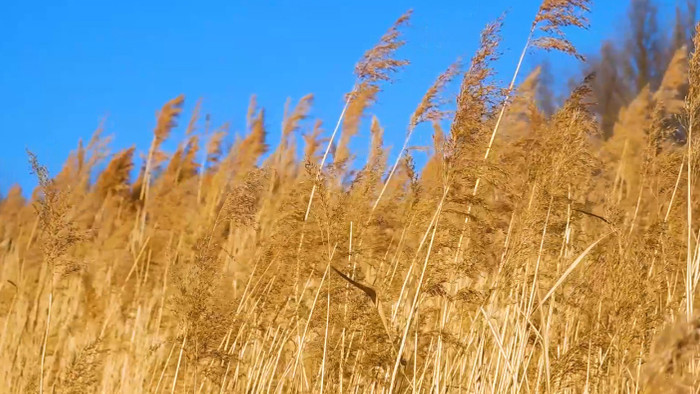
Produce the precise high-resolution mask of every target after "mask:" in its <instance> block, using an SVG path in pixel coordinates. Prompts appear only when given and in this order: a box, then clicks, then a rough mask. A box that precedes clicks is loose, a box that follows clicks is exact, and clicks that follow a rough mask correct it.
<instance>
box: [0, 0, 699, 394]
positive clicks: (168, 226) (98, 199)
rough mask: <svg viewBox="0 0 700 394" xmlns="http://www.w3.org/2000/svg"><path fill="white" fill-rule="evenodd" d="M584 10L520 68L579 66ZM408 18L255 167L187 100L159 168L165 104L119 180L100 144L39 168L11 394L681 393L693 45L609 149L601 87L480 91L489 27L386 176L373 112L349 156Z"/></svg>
mask: <svg viewBox="0 0 700 394" xmlns="http://www.w3.org/2000/svg"><path fill="white" fill-rule="evenodd" d="M588 4H589V2H588V1H585V0H556V1H555V0H552V1H549V0H547V1H544V2H543V4H542V6H541V8H540V9H539V12H538V14H537V16H536V18H535V20H534V22H533V24H532V26H531V27H532V30H531V35H530V37H529V38H528V39H527V40H526V45H525V50H524V51H523V57H524V56H525V53H526V52H527V50H528V48H530V47H531V46H536V47H542V48H544V49H554V50H562V51H564V52H567V53H569V54H572V55H574V56H576V57H579V56H580V54H579V53H578V52H577V51H576V48H575V47H574V46H573V43H571V42H569V41H568V40H567V39H566V37H565V36H564V35H563V32H564V30H562V29H564V28H572V27H573V28H582V27H585V26H586V21H585V19H584V18H583V17H582V16H583V13H585V12H586V11H587V10H588ZM409 15H410V14H406V15H404V16H402V17H401V18H400V19H399V20H398V21H397V22H396V23H395V24H394V26H393V27H391V28H390V29H389V31H388V32H387V33H386V34H385V35H384V36H383V37H382V38H381V39H380V41H379V43H378V44H377V45H376V46H375V47H374V48H373V49H371V50H370V51H368V52H367V53H366V54H365V55H364V56H363V57H362V58H361V60H360V61H359V62H358V64H357V66H356V68H355V74H356V77H357V80H356V83H355V85H354V87H353V88H352V90H351V92H350V93H349V94H348V95H347V97H345V99H346V107H345V109H344V110H343V111H342V114H341V116H340V118H339V119H338V122H337V127H336V128H335V130H334V131H333V132H332V133H329V134H330V137H329V138H328V139H324V137H323V135H324V134H325V133H324V131H323V129H322V123H321V121H320V120H311V119H309V114H310V113H311V106H312V104H313V96H311V95H307V96H304V97H302V98H301V99H299V101H298V103H297V104H296V105H295V106H293V107H292V104H291V101H289V102H288V104H287V107H285V115H284V119H283V123H282V127H281V130H280V131H279V133H280V135H281V138H280V143H279V145H277V146H276V147H270V146H268V144H267V141H266V138H267V134H268V132H270V131H269V130H268V125H267V124H266V118H265V112H264V110H263V109H261V108H260V107H259V106H258V103H257V102H256V100H255V97H253V98H252V99H251V104H250V107H249V109H248V113H247V125H246V130H245V133H244V134H243V135H242V136H241V137H239V138H237V139H235V140H234V141H229V136H228V126H227V125H226V124H224V125H221V126H220V127H218V128H217V127H212V125H211V124H210V118H209V116H208V115H205V116H200V114H201V111H202V108H201V104H199V103H198V104H197V106H196V109H195V110H194V114H193V115H192V116H191V117H190V120H189V122H188V124H187V126H186V132H185V139H184V140H183V141H182V142H181V143H180V144H179V145H178V146H177V148H176V150H175V151H174V152H165V151H164V150H163V149H162V146H163V142H164V140H166V139H167V138H169V137H170V135H171V132H172V130H173V128H174V127H176V120H177V118H178V117H179V116H180V115H181V112H182V109H181V108H182V104H183V102H184V97H182V96H180V97H177V98H175V99H173V100H171V101H169V102H168V103H166V104H165V106H164V107H163V108H162V110H161V111H160V113H159V115H158V117H157V122H156V127H155V130H154V135H153V139H152V143H151V146H150V147H149V150H148V151H147V152H144V154H143V156H144V159H145V162H144V167H143V168H142V169H141V171H140V174H139V175H138V177H137V179H136V180H135V181H133V182H132V181H131V179H130V172H131V169H132V168H133V166H134V154H135V153H136V150H135V148H129V149H126V150H124V151H121V152H117V153H116V154H114V155H113V156H111V157H110V156H109V155H108V152H107V146H108V140H107V139H105V138H103V137H102V136H101V134H100V133H99V131H100V130H98V132H97V133H96V134H95V137H93V138H92V140H91V141H90V142H89V143H87V144H86V145H85V146H83V144H82V143H80V144H79V146H78V149H77V150H76V151H75V152H73V153H71V155H70V156H69V158H68V160H67V162H66V165H65V166H64V167H63V169H62V171H61V172H60V173H59V174H58V175H57V176H56V177H55V178H51V177H50V176H49V172H48V170H47V169H46V168H44V167H42V166H41V164H40V163H39V160H38V159H37V158H36V157H35V156H34V155H32V154H30V162H31V164H32V168H33V169H34V172H35V173H36V175H37V177H38V181H39V182H38V183H39V187H38V188H37V190H36V191H35V192H34V193H33V195H32V196H31V197H30V198H28V199H25V198H24V197H23V193H22V191H21V190H20V189H19V188H17V187H15V188H12V189H11V190H10V191H9V192H8V194H7V195H6V196H5V197H4V198H3V199H2V200H0V262H2V264H1V265H0V381H1V382H2V387H3V388H5V390H6V391H7V392H16V393H24V392H57V393H89V392H155V393H158V392H170V393H175V392H182V393H184V392H197V393H227V392H246V393H253V392H255V393H286V392H295V393H307V392H318V393H322V392H343V393H346V392H352V393H365V392H366V393H369V392H372V393H380V392H381V393H409V392H440V393H442V392H450V393H452V392H465V393H518V392H541V393H545V392H546V393H578V392H585V393H592V392H596V393H631V392H635V393H637V392H648V393H655V392H679V393H685V392H693V391H692V390H694V389H695V390H696V388H697V387H698V385H699V384H700V348H699V346H700V323H699V321H698V316H699V314H698V313H699V312H698V308H697V305H698V299H697V287H698V282H699V281H700V243H699V242H698V233H699V231H700V228H699V227H698V224H697V223H698V220H697V218H698V217H700V206H699V205H698V198H697V196H698V192H699V190H698V187H699V186H698V184H697V182H695V178H696V177H697V171H698V163H699V162H700V161H699V160H698V152H700V149H698V146H697V143H698V135H699V134H698V132H697V125H698V113H699V111H700V57H698V52H697V50H698V49H700V35H696V36H695V50H694V51H693V52H692V54H690V55H689V56H688V54H687V53H686V52H685V51H684V50H681V49H678V50H676V51H675V52H674V55H673V56H672V59H671V61H670V63H669V65H668V69H667V70H666V71H665V72H664V76H663V78H662V79H661V80H660V81H659V83H658V84H652V83H649V84H647V85H645V86H646V87H644V88H642V89H640V90H639V92H637V93H636V94H635V97H634V98H632V99H630V100H629V102H626V103H624V105H622V106H621V107H620V108H621V110H620V111H617V112H618V113H617V114H615V116H614V118H612V124H613V125H612V126H611V130H612V134H611V135H610V138H605V136H606V134H605V133H603V131H604V130H603V125H602V122H601V116H600V112H596V111H598V108H599V106H598V105H597V104H598V103H596V102H594V98H595V97H596V95H597V89H598V88H599V85H598V84H599V83H600V81H596V80H595V78H596V76H595V75H589V76H588V77H586V78H583V79H582V80H580V81H579V83H578V85H577V86H576V87H575V88H573V89H572V91H571V92H570V94H569V96H568V98H566V100H564V102H563V104H562V105H561V106H560V108H558V109H556V110H555V111H552V112H548V111H545V110H543V109H542V108H541V107H540V106H539V105H538V98H537V97H538V94H539V93H538V92H539V91H540V90H539V86H540V84H541V83H543V81H542V79H543V74H544V71H543V70H542V69H539V68H537V69H535V70H534V71H533V72H531V73H530V75H529V76H528V77H527V78H524V80H523V82H522V83H520V85H519V87H518V88H517V89H516V88H515V83H516V79H517V77H518V74H519V72H520V69H521V66H522V61H523V60H522V59H523V58H522V57H521V58H520V60H519V63H518V64H517V65H516V68H515V72H514V77H513V80H512V82H511V84H510V85H509V86H505V87H501V86H500V85H498V84H497V83H496V82H495V78H493V77H494V69H493V66H492V64H493V61H494V60H495V59H496V58H498V56H499V49H498V48H499V47H498V45H499V42H500V36H499V35H500V33H499V32H500V27H501V24H502V23H503V21H502V19H499V20H497V21H496V22H494V23H492V24H489V25H487V27H486V28H485V29H484V31H483V34H482V36H481V43H480V44H481V45H480V47H479V49H478V50H477V52H476V54H475V55H474V56H473V57H472V59H471V62H470V63H469V64H468V66H467V65H465V67H464V68H462V66H461V63H460V62H456V63H454V64H453V65H451V66H449V67H448V68H447V69H446V70H445V71H444V72H443V73H442V74H440V75H439V76H438V78H437V79H436V81H435V82H434V84H433V85H432V86H431V87H429V88H428V90H427V92H426V94H425V96H424V97H423V99H422V100H421V101H420V102H419V103H418V105H417V108H416V109H415V111H414V113H413V115H412V116H411V118H410V119H408V124H407V129H406V133H405V135H404V144H403V147H402V148H401V150H400V151H399V152H398V154H397V159H396V161H395V162H393V163H391V162H389V163H388V162H387V159H388V158H387V149H386V148H385V142H384V141H385V139H386V138H387V135H385V133H384V129H383V127H382V124H381V123H380V120H379V119H378V118H377V117H376V116H372V117H371V123H370V124H369V129H370V141H368V142H367V144H368V145H369V154H368V155H367V160H366V162H364V163H359V164H358V163H354V164H353V163H352V159H353V155H352V152H351V150H350V148H349V142H350V139H351V138H353V137H354V136H356V135H357V133H358V130H359V126H360V123H361V121H362V119H363V117H364V116H365V114H367V113H369V112H370V108H371V106H372V105H373V104H374V102H375V101H376V99H377V98H378V97H379V94H380V92H381V87H382V85H381V84H382V83H383V82H387V81H389V80H391V78H392V77H393V73H394V72H397V71H399V69H400V68H402V67H404V66H406V65H407V62H406V61H405V60H397V59H396V57H395V56H396V51H397V50H398V49H399V48H400V47H401V46H402V45H404V42H403V41H402V40H401V37H400V34H399V32H400V29H401V28H403V27H404V26H405V24H406V22H407V20H408V17H409ZM699 28H700V27H699ZM455 79H459V80H460V86H459V89H458V90H457V93H456V95H455V96H454V97H449V96H448V95H447V92H449V89H448V87H449V84H450V83H451V82H452V81H453V80H455ZM450 101H451V103H450ZM449 109H454V111H453V112H451V111H450V110H449ZM605 121H610V118H608V119H607V120H605ZM202 123H203V124H202ZM422 123H429V124H431V125H432V130H433V146H432V152H431V153H430V157H429V159H428V160H427V163H426V164H425V166H424V167H422V168H419V167H418V166H417V164H416V161H414V158H413V156H412V150H411V149H409V142H410V138H411V136H412V133H413V132H414V131H416V130H421V128H420V127H419V125H420V124H422ZM341 126H342V131H341V135H340V137H339V138H338V139H337V140H336V139H335V136H336V135H337V133H338V131H339V130H341ZM425 126H426V127H427V125H425ZM416 132H418V131H416ZM299 135H301V136H302V138H303V139H302V140H301V142H299V143H303V144H304V146H303V156H302V157H300V156H301V154H300V153H299V152H300V151H301V150H302V149H301V147H297V143H298V142H297V139H298V138H299ZM200 145H201V149H200ZM323 149H325V150H323ZM268 152H269V153H268ZM331 152H332V153H333V161H332V162H328V159H329V158H328V156H329V154H330V153H331ZM103 164H104V165H103ZM97 168H102V170H101V171H99V173H95V169H97Z"/></svg>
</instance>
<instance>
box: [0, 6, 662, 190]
mask: <svg viewBox="0 0 700 394" xmlns="http://www.w3.org/2000/svg"><path fill="white" fill-rule="evenodd" d="M661 3H666V4H672V3H673V0H666V1H661ZM626 5H627V1H626V0H598V1H597V2H596V3H595V4H594V7H593V13H592V14H591V16H590V20H591V29H590V30H589V31H587V32H575V33H573V34H571V35H570V38H571V39H572V41H574V43H575V44H576V45H577V46H578V47H579V49H580V50H581V52H583V53H593V52H595V51H596V49H597V48H598V47H599V43H600V41H601V39H602V38H604V37H609V36H611V35H614V34H615V33H616V30H618V28H619V27H620V23H622V22H621V21H623V20H624V12H625V8H626ZM538 6H539V1H537V0H489V1H474V0H462V1H427V0H414V1H410V2H403V1H391V2H389V1H376V0H374V1H366V0H359V1H358V0H355V1H352V2H350V1H344V2H339V1H321V0H316V1H262V0H260V1H249V2H243V1H230V0H229V1H224V0H216V1H200V2H184V1H167V2H166V1H133V0H122V1H111V2H103V1H96V0H91V1H66V0H55V1H48V0H42V1H38V2H28V1H12V2H5V4H3V11H2V12H1V13H0V59H1V60H0V134H2V141H3V144H1V145H0V193H4V192H6V191H7V190H8V188H9V187H10V186H11V185H12V184H14V183H19V184H20V185H21V186H22V187H23V188H24V189H25V194H27V193H29V192H30V190H31V188H33V187H34V185H35V180H34V178H33V176H32V175H30V172H29V165H28V162H27V158H26V153H25V148H28V149H30V150H32V151H33V152H35V153H36V154H37V155H38V157H39V159H40V161H41V162H42V163H43V164H45V165H47V166H48V167H49V170H50V171H51V173H53V174H55V173H56V172H58V171H59V170H60V168H61V166H62V163H63V162H64V160H65V159H66V157H67V155H68V154H69V152H70V151H71V150H73V149H75V147H76V146H77V143H78V140H79V139H80V138H83V139H84V140H88V139H89V137H90V135H91V134H92V132H93V131H94V130H95V128H96V127H97V126H98V124H99V122H100V120H101V119H103V118H106V123H105V125H106V130H105V132H106V134H108V135H113V136H114V141H113V143H112V145H111V146H112V149H113V151H117V150H119V149H123V148H126V147H129V146H131V145H136V147H137V149H138V150H140V151H142V152H143V151H145V150H146V149H147V148H148V144H149V142H150V139H151V136H152V129H153V126H154V124H155V113H156V111H157V110H158V109H159V108H160V107H161V106H162V105H163V103H164V102H165V101H167V100H168V99H170V98H173V97H175V96H176V95H178V94H180V93H183V94H185V96H186V106H185V112H184V119H183V120H182V121H181V122H180V123H181V125H185V124H186V123H187V118H188V117H189V114H190V111H191V109H192V107H193V106H194V103H195V102H196V100H197V99H199V98H201V99H202V100H203V112H205V113H209V114H211V119H212V122H213V125H219V124H221V123H223V122H225V121H229V122H230V123H231V125H232V128H231V131H232V132H234V133H242V132H243V131H244V125H245V114H246V109H247V105H248V100H249V98H250V95H251V94H256V95H257V96H258V103H259V104H260V105H261V106H263V107H265V108H266V111H267V114H268V117H267V122H266V123H267V126H268V131H269V133H270V143H272V144H274V142H275V139H277V136H278V135H279V130H280V123H281V118H282V111H283V105H284V102H285V100H286V99H287V97H291V98H292V99H293V100H295V101H296V100H297V99H299V98H300V97H302V96H303V95H305V94H307V93H313V94H314V95H315V101H314V107H313V110H312V114H311V115H312V117H314V118H320V119H322V120H323V121H324V125H325V129H326V130H329V129H331V128H332V126H333V124H334V122H335V120H336V119H337V116H338V114H339V112H340V109H341V107H342V98H343V95H344V93H346V92H347V91H348V89H350V87H351V86H352V84H353V80H354V77H353V74H352V71H353V67H354V64H355V62H356V61H357V59H359V57H360V56H361V55H362V54H363V52H364V51H365V50H367V49H368V48H370V47H372V46H373V45H374V44H375V43H376V41H377V40H378V38H379V37H380V36H381V35H382V34H383V33H384V31H385V30H386V29H387V28H388V27H389V26H390V25H391V24H392V22H393V21H394V20H395V19H396V18H397V17H398V16H399V15H400V14H402V13H403V12H404V11H406V10H407V9H409V8H412V9H413V10H414V17H413V19H412V23H411V26H410V27H409V28H408V29H407V30H406V35H405V37H406V40H407V41H408V43H407V45H406V47H405V48H403V49H402V50H401V52H400V56H401V57H404V58H407V59H409V60H410V61H411V63H412V64H411V65H410V66H409V67H408V68H407V69H406V70H405V71H403V72H402V73H400V74H399V75H397V80H396V82H395V83H393V84H391V85H389V86H386V87H385V89H384V91H383V92H382V93H381V95H380V97H379V103H378V105H377V106H375V107H374V108H372V110H371V112H372V113H373V114H376V115H377V116H378V118H379V119H380V122H381V123H382V124H383V125H384V126H385V129H386V144H387V145H388V146H393V147H394V149H393V151H394V153H396V149H398V146H400V145H401V143H402V142H403V135H404V132H405V127H406V124H407V122H408V118H409V116H410V114H411V112H412V111H413V109H414V108H415V106H416V104H417V103H418V101H419V100H420V98H421V97H422V95H423V93H424V92H425V90H426V89H427V88H428V87H429V86H430V84H431V83H432V81H433V80H434V78H435V77H436V76H437V75H438V74H439V73H440V72H441V71H442V70H443V69H444V68H445V67H447V65H449V64H450V63H451V62H453V61H454V60H455V59H456V58H457V57H458V56H461V57H462V58H464V59H465V60H468V59H469V58H470V57H471V55H472V54H473V52H474V50H475V49H476V47H477V45H478V40H479V32H480V31H481V29H482V28H483V26H484V25H485V24H486V23H487V22H488V21H491V20H493V19H495V18H497V17H498V16H499V15H500V14H501V13H503V12H504V11H507V12H508V14H507V15H506V19H505V27H504V31H503V37H504V42H503V46H502V50H503V58H502V59H501V60H500V61H499V63H498V65H497V69H498V71H499V76H498V78H499V79H500V80H502V81H504V82H506V81H508V80H509V79H510V76H511V75H512V72H513V69H514V67H515V63H516V61H517V56H518V55H519V52H520V50H521V48H522V45H523V44H524V39H525V35H526V33H527V30H528V28H529V25H530V23H531V20H532V18H533V17H534V15H535V13H536V11H537V8H538ZM546 56H549V57H550V59H551V60H552V62H553V63H554V65H555V69H556V73H555V77H556V78H558V79H560V80H561V82H562V83H566V80H567V79H568V78H569V77H570V76H571V75H573V73H574V72H573V71H572V70H575V66H576V64H575V62H574V61H572V60H570V59H563V58H562V57H560V56H556V55H555V56H551V55H547V54H543V53H531V54H530V55H529V56H528V63H527V65H526V70H525V71H527V68H530V67H532V64H534V63H535V62H537V61H540V60H542V59H543V58H544V57H546ZM429 133H430V131H429V130H427V131H425V132H421V133H417V135H416V139H415V143H416V144H420V143H426V144H427V143H428V141H430V134H429ZM175 143H176V142H171V144H170V145H166V147H171V148H172V147H173V146H174V145H175ZM366 145H367V140H366V138H365V137H364V136H363V135H360V136H359V137H357V138H356V139H355V140H354V141H353V146H354V147H355V148H356V149H359V150H362V149H366Z"/></svg>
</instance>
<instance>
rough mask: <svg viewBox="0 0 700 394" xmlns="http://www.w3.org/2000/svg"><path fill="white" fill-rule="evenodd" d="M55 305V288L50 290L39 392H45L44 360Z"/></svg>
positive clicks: (42, 347)
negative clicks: (52, 310) (52, 307)
mask: <svg viewBox="0 0 700 394" xmlns="http://www.w3.org/2000/svg"><path fill="white" fill-rule="evenodd" d="M52 305H53V290H51V291H50V292H49V310H48V312H47V316H46V331H45V332H44V342H43V343H42V344H41V373H40V375H39V394H43V393H44V362H45V360H46V343H47V342H48V340H49V328H50V327H51V306H52Z"/></svg>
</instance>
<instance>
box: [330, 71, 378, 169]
mask: <svg viewBox="0 0 700 394" xmlns="http://www.w3.org/2000/svg"><path fill="white" fill-rule="evenodd" d="M378 92H379V87H378V86H377V85H372V84H360V86H359V87H358V88H357V89H356V90H354V91H353V92H352V93H350V94H351V95H352V98H351V99H350V104H349V105H348V109H347V111H346V112H345V118H343V127H342V132H341V133H340V141H338V146H337V147H336V149H335V152H334V153H333V160H334V162H335V164H336V165H339V166H342V165H344V164H346V162H347V161H348V159H350V148H349V146H348V144H349V143H350V138H352V137H353V136H355V135H356V134H357V133H358V132H359V128H360V120H361V118H362V115H363V114H364V113H365V111H366V110H367V108H369V107H370V106H371V105H372V104H373V103H374V101H375V100H376V96H377V93H378Z"/></svg>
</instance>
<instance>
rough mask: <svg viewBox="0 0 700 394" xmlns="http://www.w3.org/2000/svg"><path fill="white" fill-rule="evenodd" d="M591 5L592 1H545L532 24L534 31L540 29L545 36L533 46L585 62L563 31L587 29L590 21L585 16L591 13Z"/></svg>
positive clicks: (534, 42) (537, 39) (539, 38)
mask: <svg viewBox="0 0 700 394" xmlns="http://www.w3.org/2000/svg"><path fill="white" fill-rule="evenodd" d="M589 3H590V0H544V1H543V2H542V5H540V9H539V11H538V12H537V16H536V17H535V20H534V22H533V24H532V30H534V29H535V27H536V26H537V27H539V29H540V31H542V33H543V34H544V36H542V37H538V38H536V39H535V40H534V41H533V42H532V45H533V46H535V47H538V48H542V49H544V50H547V51H550V50H556V51H561V52H564V53H566V54H569V55H572V56H574V57H576V58H577V59H579V60H584V58H583V56H582V55H580V54H579V53H578V52H577V51H576V47H574V45H573V44H572V43H571V42H570V41H569V40H568V39H567V38H566V36H565V35H564V32H563V31H562V30H561V29H562V28H566V27H569V26H574V27H578V28H581V29H586V28H587V27H588V20H587V19H586V17H585V16H584V15H583V14H584V13H586V12H589V11H590V9H589Z"/></svg>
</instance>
